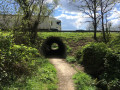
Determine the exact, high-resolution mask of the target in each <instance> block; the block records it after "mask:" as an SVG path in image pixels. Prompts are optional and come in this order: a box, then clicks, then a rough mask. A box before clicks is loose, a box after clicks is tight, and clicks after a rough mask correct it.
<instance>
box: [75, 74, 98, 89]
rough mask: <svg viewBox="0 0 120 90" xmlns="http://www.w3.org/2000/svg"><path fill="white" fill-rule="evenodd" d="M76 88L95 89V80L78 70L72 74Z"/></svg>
mask: <svg viewBox="0 0 120 90" xmlns="http://www.w3.org/2000/svg"><path fill="white" fill-rule="evenodd" d="M73 79H74V83H75V85H76V90H96V86H95V80H93V79H92V78H91V77H90V76H89V75H87V74H86V73H83V72H79V73H77V74H75V75H74V76H73Z"/></svg>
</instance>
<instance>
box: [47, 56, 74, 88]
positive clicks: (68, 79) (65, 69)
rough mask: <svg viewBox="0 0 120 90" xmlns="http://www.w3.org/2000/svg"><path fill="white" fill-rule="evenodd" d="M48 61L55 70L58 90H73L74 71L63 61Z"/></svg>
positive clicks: (54, 59)
mask: <svg viewBox="0 0 120 90" xmlns="http://www.w3.org/2000/svg"><path fill="white" fill-rule="evenodd" d="M49 60H50V62H51V63H52V64H53V65H54V66H55V68H56V70H57V76H58V79H59V83H58V90H75V87H74V83H73V80H72V76H73V75H74V74H75V73H76V70H74V68H73V67H71V65H69V64H68V63H66V62H65V61H64V60H63V59H56V58H53V59H49Z"/></svg>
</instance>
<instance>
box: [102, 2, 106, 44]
mask: <svg viewBox="0 0 120 90" xmlns="http://www.w3.org/2000/svg"><path fill="white" fill-rule="evenodd" d="M101 19H102V33H103V40H104V42H105V43H106V37H105V29H104V13H103V6H102V1H101Z"/></svg>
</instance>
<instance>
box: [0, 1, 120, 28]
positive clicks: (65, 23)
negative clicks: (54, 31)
mask: <svg viewBox="0 0 120 90" xmlns="http://www.w3.org/2000/svg"><path fill="white" fill-rule="evenodd" d="M2 1H4V0H0V3H1V2H2ZM7 1H11V2H12V1H14V0H5V1H4V3H7ZM52 1H53V0H46V2H48V3H52ZM68 1H69V0H60V1H59V5H58V6H57V7H56V8H55V10H54V12H53V16H54V17H55V18H57V19H59V20H61V28H62V30H86V27H88V23H87V22H86V21H90V20H91V19H90V18H89V16H88V15H86V14H84V13H82V12H80V11H79V10H78V8H76V7H75V6H73V5H71V4H70V3H69V2H68ZM78 4H79V3H78ZM4 5H5V4H4ZM6 5H7V4H6ZM6 7H7V6H6ZM0 8H1V5H0ZM6 10H8V12H9V11H14V9H11V6H9V7H7V9H6ZM119 17H120V4H117V5H116V6H115V7H114V8H113V9H112V10H111V12H110V15H109V17H108V20H109V22H111V23H112V27H118V26H119V27H120V18H119ZM118 30H120V28H118Z"/></svg>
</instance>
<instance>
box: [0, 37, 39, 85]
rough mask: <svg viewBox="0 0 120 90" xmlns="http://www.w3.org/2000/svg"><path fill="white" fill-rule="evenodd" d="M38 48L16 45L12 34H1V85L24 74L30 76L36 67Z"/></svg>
mask: <svg viewBox="0 0 120 90" xmlns="http://www.w3.org/2000/svg"><path fill="white" fill-rule="evenodd" d="M36 56H39V53H38V50H37V49H35V48H32V47H27V46H24V45H14V44H13V43H12V39H11V36H4V35H1V36H0V86H1V85H7V84H9V83H11V82H12V81H14V80H16V79H17V78H19V77H21V76H22V75H25V76H30V75H31V74H32V70H33V69H34V68H36V67H35V59H34V58H35V57H36Z"/></svg>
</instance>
